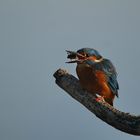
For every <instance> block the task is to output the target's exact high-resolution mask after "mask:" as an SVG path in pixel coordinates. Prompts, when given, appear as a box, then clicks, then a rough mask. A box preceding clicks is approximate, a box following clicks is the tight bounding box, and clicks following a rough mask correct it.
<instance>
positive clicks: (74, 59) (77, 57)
mask: <svg viewBox="0 0 140 140" xmlns="http://www.w3.org/2000/svg"><path fill="white" fill-rule="evenodd" d="M66 52H67V54H68V56H67V58H68V59H71V60H70V61H68V62H66V63H78V62H82V61H83V60H85V59H86V56H84V55H82V54H80V53H77V52H74V51H68V50H66Z"/></svg>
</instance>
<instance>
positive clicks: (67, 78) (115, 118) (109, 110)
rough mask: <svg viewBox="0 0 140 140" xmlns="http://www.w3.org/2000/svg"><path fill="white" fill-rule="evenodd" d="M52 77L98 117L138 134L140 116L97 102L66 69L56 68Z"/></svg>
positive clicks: (116, 126) (130, 132) (121, 129)
mask: <svg viewBox="0 0 140 140" xmlns="http://www.w3.org/2000/svg"><path fill="white" fill-rule="evenodd" d="M54 77H55V78H56V84H57V85H58V86H59V87H60V88H62V89H63V90H65V91H66V92H67V93H68V94H69V95H70V96H72V97H73V98H74V99H75V100H77V101H79V102H80V103H81V104H83V105H84V106H85V107H86V108H87V109H88V110H90V111H91V112H92V113H94V114H95V115H96V116H97V117H98V118H100V119H101V120H103V121H104V122H106V123H107V124H109V125H111V126H112V127H114V128H116V129H119V130H120V131H123V132H125V133H129V134H132V135H137V136H140V116H135V115H131V114H129V113H124V112H121V111H119V110H117V109H115V108H114V107H112V106H111V105H109V104H108V103H106V102H105V101H103V100H101V101H98V102H97V101H96V98H95V96H93V95H92V94H90V93H88V92H87V91H85V90H83V89H82V87H81V86H80V84H79V81H78V79H77V78H75V77H74V76H73V75H71V74H69V73H68V72H67V71H66V70H63V69H59V70H57V71H56V72H55V73H54Z"/></svg>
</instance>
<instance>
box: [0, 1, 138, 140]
mask: <svg viewBox="0 0 140 140" xmlns="http://www.w3.org/2000/svg"><path fill="white" fill-rule="evenodd" d="M139 7H140V1H139V0H133V1H132V0H106V1H105V0H24V1H23V0H1V1H0V140H71V139H72V140H91V139H100V140H103V139H108V140H111V139H113V140H118V139H120V140H132V139H133V140H138V139H139V137H136V136H132V135H129V134H126V133H123V132H120V131H119V130H116V129H114V128H113V127H111V126H109V125H107V124H106V123H104V122H103V121H101V120H99V119H98V118H97V117H96V116H95V115H94V114H92V113H91V112H90V111H88V110H87V109H86V108H85V107H84V106H82V105H81V104H80V103H78V102H77V101H75V100H74V99H72V98H71V97H70V96H69V95H68V94H67V93H65V92H64V91H63V90H62V89H60V88H59V87H58V86H57V85H56V84H55V79H54V77H53V73H54V72H55V71H56V70H57V69H58V68H65V69H67V70H68V71H69V72H70V73H72V74H73V75H75V76H76V73H75V66H76V65H70V64H69V65H68V64H66V63H65V61H67V59H66V56H67V54H66V52H65V50H73V51H76V50H77V49H80V48H83V47H91V48H95V49H97V50H98V51H99V52H100V53H101V54H102V55H103V56H104V57H106V58H109V59H111V61H112V62H113V64H114V65H115V66H116V69H117V72H118V82H119V85H120V90H119V98H118V99H117V98H116V100H115V103H114V106H115V107H116V108H118V109H119V110H121V111H125V112H130V113H132V114H135V115H139V114H140V109H139V106H140V101H139V99H140V88H139V87H140V86H139V83H140V74H139V72H140V63H139V56H140V47H139V46H140V8H139Z"/></svg>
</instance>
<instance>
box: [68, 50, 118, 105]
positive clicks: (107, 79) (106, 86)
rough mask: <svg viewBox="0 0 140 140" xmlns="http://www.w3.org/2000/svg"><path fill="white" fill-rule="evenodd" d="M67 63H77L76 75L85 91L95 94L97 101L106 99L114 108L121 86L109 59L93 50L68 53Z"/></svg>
mask: <svg viewBox="0 0 140 140" xmlns="http://www.w3.org/2000/svg"><path fill="white" fill-rule="evenodd" d="M67 54H68V56H67V58H68V59H70V61H69V62H67V63H77V67H76V73H77V76H78V78H79V82H80V85H81V86H82V88H83V89H85V90H87V91H88V92H90V93H91V94H94V95H95V97H96V99H97V101H99V100H100V99H104V100H105V101H106V102H107V103H109V104H110V105H112V106H113V101H114V98H115V96H116V97H118V89H119V84H118V82H117V72H116V69H115V67H114V65H113V64H112V62H111V61H110V60H109V59H106V58H103V57H102V56H101V55H100V53H99V52H98V51H97V50H95V49H92V48H82V49H79V50H78V51H76V52H74V51H68V50H67Z"/></svg>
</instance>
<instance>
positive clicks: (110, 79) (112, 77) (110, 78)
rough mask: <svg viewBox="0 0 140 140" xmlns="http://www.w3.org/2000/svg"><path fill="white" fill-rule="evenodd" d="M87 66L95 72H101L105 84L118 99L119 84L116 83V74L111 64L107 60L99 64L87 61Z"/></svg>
mask: <svg viewBox="0 0 140 140" xmlns="http://www.w3.org/2000/svg"><path fill="white" fill-rule="evenodd" d="M86 63H88V64H89V65H92V66H93V67H94V68H95V69H96V70H101V71H103V72H104V73H105V75H106V78H107V83H108V86H109V87H110V89H111V90H112V92H113V93H114V94H115V95H116V96H117V97H118V89H119V84H118V82H117V72H116V69H115V67H114V66H113V64H112V62H111V61H110V60H108V59H103V60H102V61H101V62H98V63H96V62H93V61H91V60H87V62H86Z"/></svg>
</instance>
